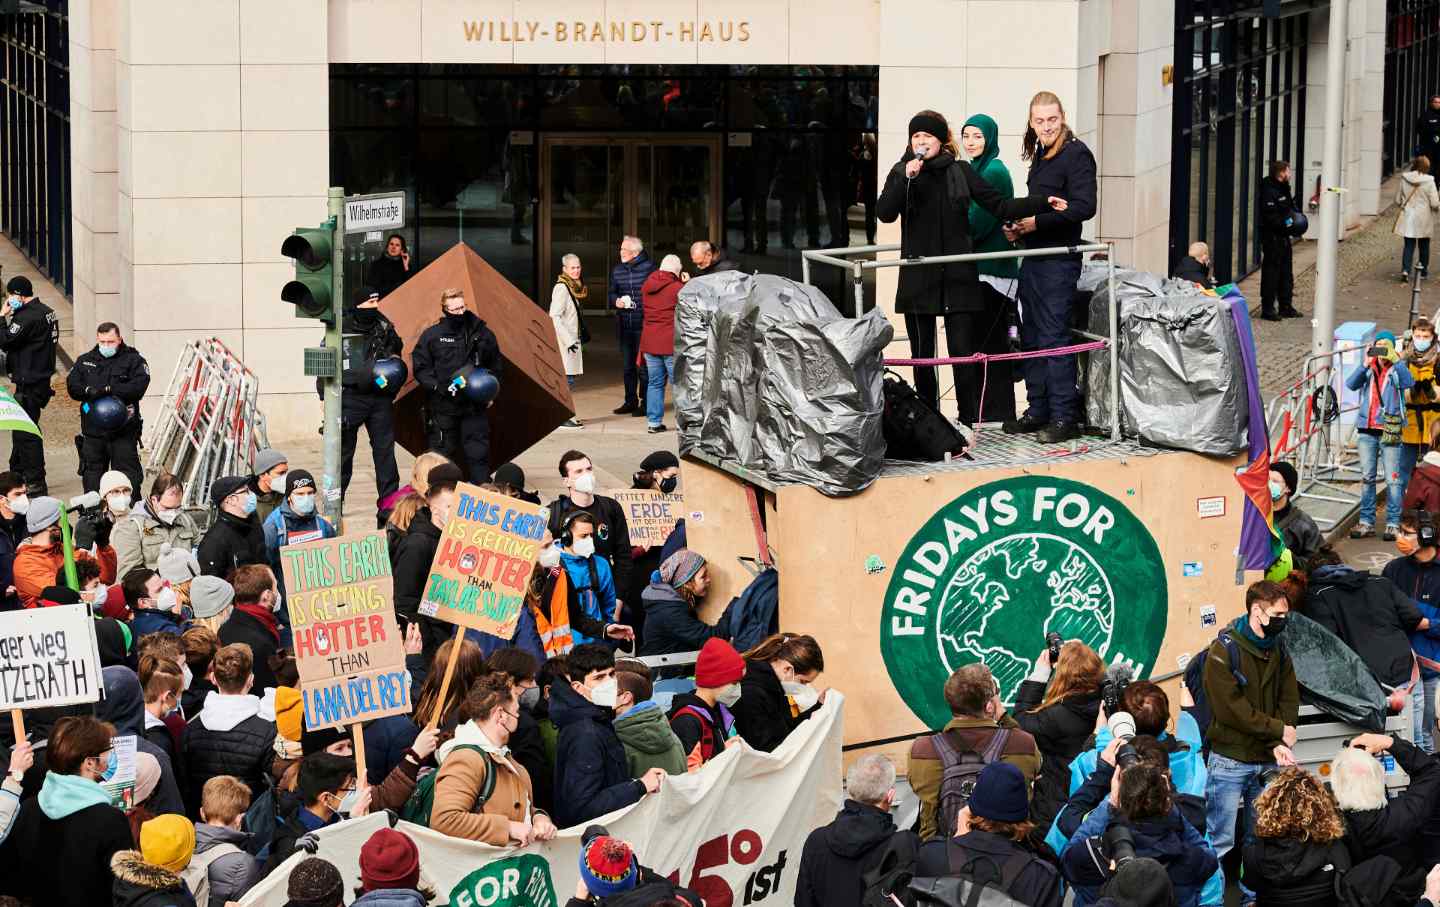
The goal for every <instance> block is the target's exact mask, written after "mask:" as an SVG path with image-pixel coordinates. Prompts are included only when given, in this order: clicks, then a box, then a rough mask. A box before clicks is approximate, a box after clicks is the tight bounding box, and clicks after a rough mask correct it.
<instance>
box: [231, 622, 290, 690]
mask: <svg viewBox="0 0 1440 907" xmlns="http://www.w3.org/2000/svg"><path fill="white" fill-rule="evenodd" d="M216 635H218V636H219V637H220V645H222V646H228V645H231V644H232V643H237V642H243V643H244V644H245V645H247V646H249V647H250V656H251V657H252V658H253V659H255V663H254V665H253V666H252V667H251V668H250V672H251V673H252V674H254V675H255V682H254V683H253V684H251V688H252V689H253V690H254V691H255V694H256V695H257V696H258V695H261V694H262V693H264V692H265V691H266V690H268V689H270V688H271V687H275V686H279V682H278V681H277V680H276V679H275V672H274V671H273V670H271V668H270V658H271V657H272V656H273V655H274V654H275V653H276V652H277V651H279V649H280V640H278V639H276V638H275V636H274V635H273V634H271V632H270V628H269V627H267V626H265V625H264V624H263V623H261V622H260V621H259V620H258V619H257V618H255V617H254V616H252V615H249V614H246V613H245V612H244V611H241V610H240V609H238V608H236V609H235V610H234V611H231V612H230V617H229V618H228V619H227V620H226V621H225V623H223V624H221V625H220V632H219V633H218V634H216Z"/></svg>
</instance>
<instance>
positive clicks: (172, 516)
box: [155, 509, 180, 526]
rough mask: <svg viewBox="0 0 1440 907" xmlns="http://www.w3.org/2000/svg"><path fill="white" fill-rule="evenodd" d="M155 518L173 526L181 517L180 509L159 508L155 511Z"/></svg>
mask: <svg viewBox="0 0 1440 907" xmlns="http://www.w3.org/2000/svg"><path fill="white" fill-rule="evenodd" d="M155 519H157V520H159V521H160V522H162V523H164V524H165V525H166V526H172V525H174V523H175V521H176V520H178V519H180V511H179V510H178V509H176V510H157V511H155Z"/></svg>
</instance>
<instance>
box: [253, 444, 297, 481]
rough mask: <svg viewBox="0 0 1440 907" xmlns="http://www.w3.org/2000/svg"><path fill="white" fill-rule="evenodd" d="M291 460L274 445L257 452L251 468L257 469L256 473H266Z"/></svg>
mask: <svg viewBox="0 0 1440 907" xmlns="http://www.w3.org/2000/svg"><path fill="white" fill-rule="evenodd" d="M289 462H290V458H289V457H287V456H285V455H284V454H283V453H281V452H280V451H278V450H276V449H275V448H273V447H267V448H265V449H264V450H261V451H257V452H256V454H255V461H254V463H253V464H252V466H251V468H252V469H254V470H255V474H256V475H257V476H258V475H264V474H265V473H267V472H269V471H270V470H272V469H274V468H275V467H276V466H279V465H280V464H281V463H289Z"/></svg>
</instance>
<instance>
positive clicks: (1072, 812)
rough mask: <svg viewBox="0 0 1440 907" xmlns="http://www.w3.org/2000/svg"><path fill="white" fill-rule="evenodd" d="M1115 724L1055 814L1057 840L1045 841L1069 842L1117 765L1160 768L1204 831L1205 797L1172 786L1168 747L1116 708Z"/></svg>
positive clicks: (1058, 845) (1177, 799)
mask: <svg viewBox="0 0 1440 907" xmlns="http://www.w3.org/2000/svg"><path fill="white" fill-rule="evenodd" d="M1113 723H1114V724H1115V725H1116V730H1117V731H1118V736H1113V737H1111V738H1110V742H1109V743H1108V744H1107V745H1106V747H1105V750H1104V752H1102V753H1101V754H1100V760H1099V762H1098V764H1097V765H1096V766H1095V770H1094V771H1092V772H1091V773H1090V776H1089V777H1088V778H1086V779H1085V782H1084V783H1083V784H1081V785H1080V788H1079V790H1077V791H1075V793H1074V794H1071V796H1070V800H1069V802H1067V803H1066V804H1065V808H1064V809H1062V810H1061V811H1060V815H1058V816H1056V817H1055V829H1054V831H1055V832H1058V833H1059V835H1060V836H1061V837H1060V838H1059V839H1058V840H1057V839H1056V837H1055V835H1054V834H1052V835H1051V836H1049V837H1047V838H1046V843H1048V844H1050V845H1051V846H1052V847H1055V848H1056V849H1057V852H1058V851H1059V850H1062V849H1064V847H1065V844H1066V842H1068V841H1069V840H1070V838H1071V836H1073V835H1074V834H1075V831H1076V829H1078V828H1079V827H1080V825H1081V823H1083V822H1084V821H1085V817H1086V816H1087V815H1089V814H1090V811H1091V810H1093V809H1094V808H1095V807H1097V806H1099V805H1100V803H1101V801H1103V800H1104V799H1105V797H1106V796H1108V795H1109V793H1110V785H1111V783H1112V782H1113V781H1114V776H1115V769H1116V767H1117V766H1118V767H1119V768H1121V769H1122V770H1123V769H1125V768H1127V767H1129V766H1131V765H1137V764H1143V765H1149V766H1151V767H1152V768H1154V769H1155V770H1156V771H1158V772H1160V774H1161V776H1162V777H1163V778H1164V779H1165V783H1166V784H1167V785H1169V788H1170V799H1171V800H1172V801H1174V803H1175V806H1176V807H1177V808H1178V809H1179V810H1180V814H1181V815H1182V816H1184V817H1185V821H1187V822H1189V823H1190V825H1191V827H1193V828H1194V829H1195V830H1196V831H1197V832H1199V833H1200V834H1202V835H1203V834H1204V833H1205V797H1204V796H1203V794H1186V793H1182V792H1180V791H1179V790H1177V789H1176V787H1175V780H1174V778H1173V777H1172V776H1171V774H1170V751H1169V750H1168V749H1166V747H1165V745H1164V744H1163V743H1161V742H1160V741H1159V740H1156V739H1155V738H1154V737H1152V736H1149V735H1144V736H1140V735H1135V734H1134V732H1133V725H1132V724H1130V719H1129V717H1128V716H1127V715H1126V714H1125V713H1124V712H1118V713H1116V715H1115V720H1114V722H1113Z"/></svg>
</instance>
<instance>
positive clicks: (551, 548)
mask: <svg viewBox="0 0 1440 907" xmlns="http://www.w3.org/2000/svg"><path fill="white" fill-rule="evenodd" d="M540 566H542V567H544V568H545V569H546V570H549V569H551V568H552V567H558V566H560V546H559V545H546V546H545V547H544V548H541V549H540Z"/></svg>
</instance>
